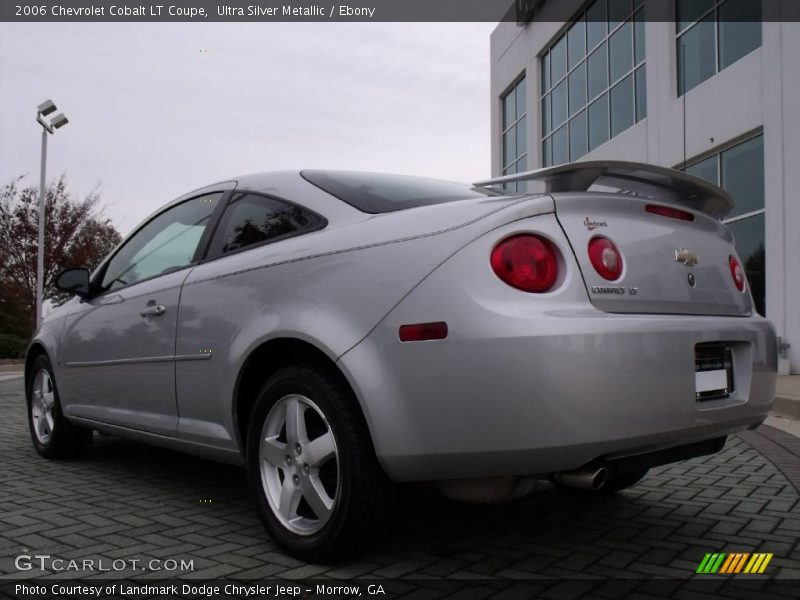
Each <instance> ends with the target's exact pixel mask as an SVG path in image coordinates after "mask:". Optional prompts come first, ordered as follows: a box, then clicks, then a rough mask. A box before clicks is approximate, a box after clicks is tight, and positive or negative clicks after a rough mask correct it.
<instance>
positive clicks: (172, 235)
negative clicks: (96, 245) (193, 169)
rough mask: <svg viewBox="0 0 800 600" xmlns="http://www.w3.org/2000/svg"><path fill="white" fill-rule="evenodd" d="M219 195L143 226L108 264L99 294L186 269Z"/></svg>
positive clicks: (187, 204) (200, 199) (201, 198)
mask: <svg viewBox="0 0 800 600" xmlns="http://www.w3.org/2000/svg"><path fill="white" fill-rule="evenodd" d="M221 197H222V192H215V193H213V194H206V195H204V196H198V197H197V198H192V199H191V200H187V201H186V202H183V203H181V204H178V205H177V206H173V207H172V208H170V209H169V210H167V211H165V212H163V213H161V214H160V215H158V216H157V217H156V218H154V219H153V220H152V221H150V222H149V223H147V225H145V226H144V227H142V228H141V229H140V230H139V231H137V232H136V233H135V234H134V235H133V237H131V238H130V239H129V240H128V241H127V242H125V245H124V246H122V248H120V250H119V252H117V253H116V254H115V255H114V257H113V258H112V259H111V260H110V261H109V263H108V267H107V268H106V270H105V274H104V275H103V281H102V283H101V287H102V289H103V291H108V290H114V289H117V288H120V287H123V286H126V285H130V284H132V283H136V282H137V281H141V280H142V279H148V278H150V277H155V276H156V275H161V274H163V273H168V272H170V271H176V270H178V269H182V268H183V267H186V266H188V265H189V264H191V263H192V261H193V259H194V254H195V251H196V250H197V246H198V244H199V243H200V239H201V238H202V237H203V233H204V232H205V230H206V227H207V226H208V224H209V221H210V220H211V215H212V214H213V212H214V208H215V207H216V205H217V203H218V202H219V200H220V198H221Z"/></svg>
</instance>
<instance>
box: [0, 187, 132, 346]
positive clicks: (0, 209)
mask: <svg viewBox="0 0 800 600" xmlns="http://www.w3.org/2000/svg"><path fill="white" fill-rule="evenodd" d="M22 180H23V177H18V178H16V179H14V180H13V181H11V182H10V183H8V184H6V185H5V186H4V187H3V188H2V190H0V240H1V241H0V300H2V303H0V306H2V307H3V308H2V310H0V333H15V334H17V335H23V334H24V336H25V337H28V336H29V335H30V332H31V331H32V330H33V327H34V322H35V318H36V262H37V259H38V244H39V191H38V189H37V188H36V187H33V186H29V187H22ZM45 216H46V221H45V222H46V225H45V238H44V239H45V251H44V297H45V299H49V300H50V301H51V302H53V303H55V304H61V303H63V302H64V301H65V300H66V299H67V298H68V297H69V296H68V295H66V294H64V293H63V292H60V291H58V290H57V289H56V287H55V279H56V277H57V276H58V273H59V272H60V271H61V270H62V269H65V268H67V267H89V268H90V269H93V268H94V267H96V266H97V265H98V264H99V263H100V261H101V260H102V259H103V257H105V256H106V254H108V253H109V252H110V251H111V249H112V248H114V246H116V245H117V244H118V243H119V242H120V239H121V237H120V234H119V232H118V231H117V230H116V228H115V227H114V225H113V224H112V223H111V221H110V220H109V219H108V218H106V217H104V216H103V215H102V210H101V207H100V195H99V193H98V191H97V190H94V191H93V192H91V193H90V194H89V195H88V196H86V198H84V199H83V200H79V199H77V198H75V197H74V196H73V195H71V194H70V193H69V191H68V190H67V182H66V178H65V177H64V175H62V176H61V177H59V178H58V180H56V181H55V182H53V183H51V184H50V185H49V186H48V188H47V193H46V203H45ZM20 315H23V316H22V322H19V321H20Z"/></svg>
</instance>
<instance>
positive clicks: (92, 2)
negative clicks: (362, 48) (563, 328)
mask: <svg viewBox="0 0 800 600" xmlns="http://www.w3.org/2000/svg"><path fill="white" fill-rule="evenodd" d="M593 2H595V3H597V2H599V3H601V4H604V5H606V10H604V11H590V13H585V12H583V11H582V9H585V8H586V7H587V6H589V5H591V4H592V1H588V2H587V1H585V0H155V1H150V0H38V1H37V0H2V2H0V21H6V22H15V21H17V22H90V21H101V22H102V21H108V22H114V21H116V22H164V21H173V22H174V21H183V22H187V21H188V22H215V21H216V22H226V21H228V22H234V21H238V22H270V21H295V22H302V21H308V22H312V21H315V22H325V21H351V22H352V21H362V22H370V21H371V22H397V21H412V22H449V21H454V22H455V21H461V22H469V21H474V22H478V21H489V22H499V21H508V22H513V23H517V24H520V25H524V24H525V23H527V22H529V21H532V20H539V21H552V22H565V21H570V20H572V19H574V18H576V16H577V15H581V16H582V18H592V16H591V15H592V14H609V15H611V14H613V13H614V12H616V11H621V12H627V13H630V12H631V6H632V5H635V6H639V5H640V4H644V5H645V19H646V20H648V21H675V20H676V10H680V8H678V9H676V5H678V6H680V4H681V3H682V2H691V3H695V4H698V3H700V2H703V3H705V4H708V5H709V6H710V7H713V8H712V9H711V18H716V19H724V20H728V21H753V20H761V21H800V2H798V1H797V0H747V2H744V3H743V2H736V6H737V10H725V11H724V12H723V11H719V10H717V9H718V8H719V7H720V6H721V5H722V4H721V2H720V0H593ZM731 6H733V4H731Z"/></svg>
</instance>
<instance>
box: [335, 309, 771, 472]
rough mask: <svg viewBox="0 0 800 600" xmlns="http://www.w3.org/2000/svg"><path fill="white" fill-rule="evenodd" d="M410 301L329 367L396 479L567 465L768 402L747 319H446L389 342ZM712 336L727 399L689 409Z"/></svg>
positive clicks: (648, 447)
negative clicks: (445, 329)
mask: <svg viewBox="0 0 800 600" xmlns="http://www.w3.org/2000/svg"><path fill="white" fill-rule="evenodd" d="M414 304H415V302H414V300H413V299H412V300H411V301H410V302H406V303H404V304H401V305H400V306H399V307H398V308H397V309H396V310H395V311H394V312H393V313H392V314H390V315H389V316H388V317H387V318H386V320H385V321H384V322H382V323H381V324H380V325H379V326H378V327H377V328H376V329H375V330H374V331H373V332H372V333H371V334H370V335H369V336H368V337H367V338H366V339H365V340H364V341H362V342H361V343H360V344H359V345H358V346H356V347H355V348H353V349H352V350H351V351H349V352H348V353H346V354H345V355H344V356H343V357H342V358H341V359H340V362H341V365H342V367H343V369H344V370H345V372H346V373H347V375H348V377H349V379H350V381H351V382H352V383H353V384H354V388H355V389H356V393H357V395H358V397H359V399H360V401H361V403H362V406H363V408H364V412H365V414H366V417H367V420H368V423H369V426H370V429H371V432H372V435H373V441H374V444H375V448H376V452H377V454H378V458H379V460H380V461H381V464H382V465H383V467H384V469H385V470H386V472H387V474H388V475H389V476H390V477H391V478H393V479H395V480H398V481H420V480H435V479H449V478H473V477H490V476H500V475H533V474H546V473H552V472H557V471H568V470H572V469H576V468H578V467H581V466H583V465H584V464H586V463H589V462H592V461H596V460H607V459H616V458H621V457H625V456H631V455H639V454H645V453H652V452H655V451H659V450H663V449H666V448H672V447H677V446H685V445H689V444H693V443H696V442H701V441H704V440H710V439H714V438H720V437H723V436H725V435H728V434H731V433H735V432H737V431H741V430H744V429H747V428H753V427H755V426H757V425H759V424H760V423H761V422H762V421H763V420H764V418H765V417H766V415H767V413H768V411H769V409H770V406H771V404H772V398H773V395H774V389H775V370H776V365H777V349H776V341H775V333H774V329H773V327H772V325H771V323H770V322H769V321H767V320H765V319H763V318H760V317H753V318H740V317H692V316H673V315H655V316H653V315H617V314H608V313H603V312H600V311H596V310H594V309H587V308H582V309H577V308H575V309H573V310H570V309H569V307H566V308H565V309H564V310H561V311H551V312H548V313H546V314H539V315H536V316H533V317H528V318H524V319H521V318H520V317H519V316H518V315H514V314H511V313H510V312H508V311H506V313H505V314H499V312H498V311H493V312H492V313H491V314H489V313H484V316H485V317H486V318H484V319H475V318H459V314H469V311H467V312H466V313H464V312H463V311H454V312H452V311H451V314H452V318H450V319H448V324H449V325H450V332H451V333H450V335H449V337H448V338H447V339H445V340H441V341H434V342H419V343H400V342H399V341H397V328H398V327H399V325H400V324H402V323H408V322H414V321H415V320H418V317H414V315H418V314H419V307H414ZM716 341H721V342H724V343H725V344H726V345H729V346H730V347H731V348H732V350H733V363H734V387H735V391H734V393H733V394H732V395H731V396H730V397H729V398H725V399H721V400H711V401H706V402H697V401H696V399H695V379H694V347H695V345H696V344H698V343H701V342H716Z"/></svg>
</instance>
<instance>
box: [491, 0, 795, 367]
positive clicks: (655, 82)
mask: <svg viewBox="0 0 800 600" xmlns="http://www.w3.org/2000/svg"><path fill="white" fill-rule="evenodd" d="M793 1H794V0H761V2H759V0H589V1H582V0H546V1H545V2H543V3H540V5H539V6H538V8H537V12H536V13H535V15H534V16H533V18H532V20H530V21H529V22H526V23H521V24H516V23H511V22H508V23H500V24H499V25H498V27H497V28H496V29H495V31H494V32H493V34H492V37H491V90H492V115H491V124H492V174H493V175H495V176H497V175H503V174H512V173H518V172H522V171H525V170H530V169H537V168H541V167H547V166H551V165H557V164H562V163H566V162H571V161H578V160H595V159H617V160H632V161H640V162H648V163H652V164H656V165H661V166H668V167H673V168H677V169H684V170H686V171H688V172H689V173H692V174H693V175H696V176H699V177H703V178H706V179H708V180H710V181H713V182H714V183H717V184H719V185H721V186H722V187H724V188H725V189H727V190H728V191H729V192H730V194H731V195H732V196H733V198H734V201H735V207H734V210H733V211H732V212H731V214H730V215H728V217H727V218H726V219H725V222H726V223H727V224H728V226H729V227H730V228H731V230H732V231H733V233H734V235H735V236H736V245H737V251H738V254H739V256H740V258H741V260H742V264H743V265H745V269H746V271H747V274H748V278H749V281H750V287H751V291H752V292H753V296H754V298H755V301H756V306H757V309H758V311H759V312H760V313H762V314H765V315H766V316H767V317H769V318H770V319H771V320H772V321H773V322H774V323H775V327H776V329H777V331H778V335H779V336H780V338H781V342H782V343H783V344H784V346H783V347H782V353H781V356H782V357H783V360H782V361H781V367H782V369H784V371H785V370H786V369H790V370H791V372H792V373H796V374H800V111H798V110H797V109H798V107H800V23H799V22H797V21H795V22H790V21H786V20H779V19H778V18H774V20H770V21H767V20H765V21H764V22H761V21H760V20H759V18H760V15H761V14H762V12H761V11H762V10H764V11H765V12H764V14H767V10H768V11H769V14H770V15H780V14H782V8H783V7H784V5H785V7H786V10H787V11H788V10H789V5H790V4H791V3H792V2H793ZM656 4H658V6H656ZM667 5H668V7H667V8H666V10H668V11H669V13H668V14H669V15H670V16H669V18H672V19H673V20H671V21H667V20H665V19H663V18H659V19H657V20H656V19H653V18H651V17H652V15H653V14H655V13H656V11H654V10H653V9H654V8H655V9H657V12H658V14H659V15H662V16H663V15H664V14H665V13H664V10H665V7H666V6H667ZM565 10H566V13H565ZM565 14H568V15H570V16H568V17H566V18H564V15H565ZM673 15H674V16H673ZM559 18H560V20H559ZM512 185H514V184H512ZM516 186H520V187H523V186H524V183H522V184H516Z"/></svg>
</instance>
